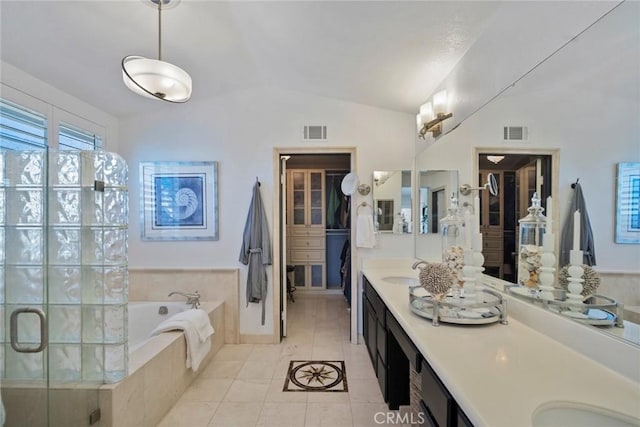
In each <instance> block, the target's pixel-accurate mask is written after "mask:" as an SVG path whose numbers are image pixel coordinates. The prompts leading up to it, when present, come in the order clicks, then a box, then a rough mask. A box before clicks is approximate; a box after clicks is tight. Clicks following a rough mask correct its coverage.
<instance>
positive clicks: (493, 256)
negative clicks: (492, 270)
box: [482, 251, 502, 266]
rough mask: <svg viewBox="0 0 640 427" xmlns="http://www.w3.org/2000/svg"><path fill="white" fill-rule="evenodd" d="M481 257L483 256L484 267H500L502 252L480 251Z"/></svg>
mask: <svg viewBox="0 0 640 427" xmlns="http://www.w3.org/2000/svg"><path fill="white" fill-rule="evenodd" d="M482 255H484V265H492V266H500V265H502V252H496V251H482Z"/></svg>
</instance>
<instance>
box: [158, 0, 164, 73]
mask: <svg viewBox="0 0 640 427" xmlns="http://www.w3.org/2000/svg"><path fill="white" fill-rule="evenodd" d="M162 1H163V0H158V61H162Z"/></svg>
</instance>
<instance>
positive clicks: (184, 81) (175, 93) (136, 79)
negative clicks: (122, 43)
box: [122, 0, 192, 103]
mask: <svg viewBox="0 0 640 427" xmlns="http://www.w3.org/2000/svg"><path fill="white" fill-rule="evenodd" d="M145 1H147V0H145ZM148 1H150V2H151V3H153V5H156V4H157V5H158V59H157V60H156V59H149V58H145V57H143V56H125V57H124V58H122V80H124V84H125V85H127V87H128V88H129V89H131V90H132V91H133V92H135V93H137V94H138V95H141V96H145V97H147V98H152V99H161V100H163V101H168V102H176V103H181V102H187V101H188V100H189V99H190V98H191V89H192V87H191V76H189V74H187V72H186V71H184V70H183V69H182V68H180V67H178V66H176V65H173V64H171V63H169V62H165V61H163V60H162V7H163V6H167V5H170V3H173V4H171V5H170V7H174V6H176V5H177V3H179V0H148Z"/></svg>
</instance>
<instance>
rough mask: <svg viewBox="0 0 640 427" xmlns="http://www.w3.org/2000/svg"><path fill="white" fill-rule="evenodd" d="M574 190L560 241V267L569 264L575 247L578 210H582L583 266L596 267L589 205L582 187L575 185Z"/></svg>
mask: <svg viewBox="0 0 640 427" xmlns="http://www.w3.org/2000/svg"><path fill="white" fill-rule="evenodd" d="M573 185H574V189H573V198H572V199H571V205H570V206H569V211H568V212H567V219H566V220H565V221H564V227H563V228H562V236H561V240H560V257H559V265H560V267H564V266H565V265H567V264H569V262H570V261H569V251H570V250H571V249H573V248H572V245H573V214H574V212H575V211H576V210H580V248H581V249H582V254H583V260H582V262H583V264H586V265H596V250H595V246H594V243H593V230H592V229H591V223H590V222H589V214H588V213H587V203H586V202H585V200H584V196H583V194H582V186H581V185H580V184H579V183H577V182H576V183H575V184H573Z"/></svg>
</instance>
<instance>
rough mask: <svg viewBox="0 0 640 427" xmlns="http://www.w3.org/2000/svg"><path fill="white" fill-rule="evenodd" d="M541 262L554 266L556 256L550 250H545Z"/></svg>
mask: <svg viewBox="0 0 640 427" xmlns="http://www.w3.org/2000/svg"><path fill="white" fill-rule="evenodd" d="M540 262H541V263H542V265H547V266H552V265H553V264H554V263H555V262H556V257H555V255H553V254H552V253H550V252H543V254H542V256H541V257H540Z"/></svg>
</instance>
